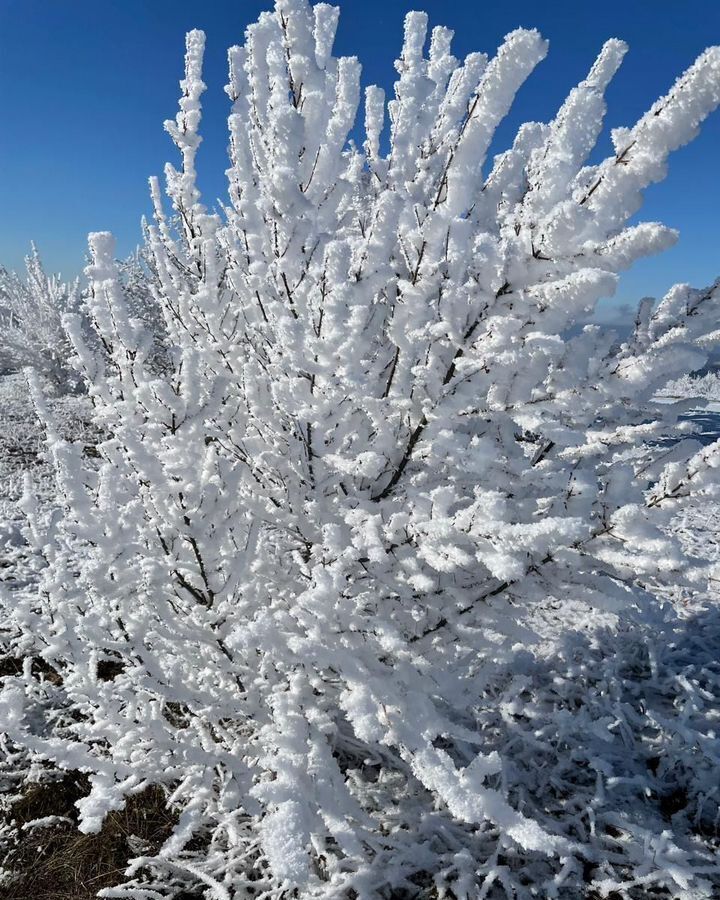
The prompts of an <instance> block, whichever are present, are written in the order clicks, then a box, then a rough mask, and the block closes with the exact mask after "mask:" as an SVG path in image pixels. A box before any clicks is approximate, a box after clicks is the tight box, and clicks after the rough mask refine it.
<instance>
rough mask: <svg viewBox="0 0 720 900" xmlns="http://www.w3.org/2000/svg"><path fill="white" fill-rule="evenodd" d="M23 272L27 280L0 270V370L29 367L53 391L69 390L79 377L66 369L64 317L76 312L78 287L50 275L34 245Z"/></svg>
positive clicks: (67, 350)
mask: <svg viewBox="0 0 720 900" xmlns="http://www.w3.org/2000/svg"><path fill="white" fill-rule="evenodd" d="M25 267H26V275H25V278H21V277H20V276H19V275H18V274H17V273H16V272H10V271H8V270H7V269H4V268H2V267H0V371H1V372H3V373H6V372H17V371H19V370H21V369H23V368H24V367H25V366H32V367H33V368H34V369H35V370H36V371H37V372H39V373H40V374H41V375H43V376H45V377H46V378H47V379H49V381H50V382H51V383H52V384H53V385H54V386H55V387H56V388H61V389H68V388H73V387H75V386H76V385H77V382H78V378H77V374H76V373H75V372H74V371H73V369H72V368H71V367H70V366H69V364H68V360H69V358H70V356H71V355H72V346H71V344H70V341H69V340H68V338H67V335H66V334H65V330H64V328H63V326H62V318H63V316H64V315H65V313H68V312H77V309H78V303H79V288H78V282H77V281H75V282H74V283H72V284H67V283H66V282H63V281H61V280H60V279H59V278H58V276H56V275H48V274H47V273H46V272H45V270H44V269H43V265H42V261H41V259H40V254H39V253H38V251H37V248H36V247H35V246H33V248H32V252H31V253H30V255H29V256H27V257H26V258H25Z"/></svg>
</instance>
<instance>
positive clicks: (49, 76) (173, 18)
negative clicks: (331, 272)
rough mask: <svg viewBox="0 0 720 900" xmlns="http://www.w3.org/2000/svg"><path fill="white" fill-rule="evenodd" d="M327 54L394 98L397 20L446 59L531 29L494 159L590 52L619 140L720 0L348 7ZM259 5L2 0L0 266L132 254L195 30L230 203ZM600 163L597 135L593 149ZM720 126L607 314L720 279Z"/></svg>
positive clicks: (719, 19) (428, 1)
mask: <svg viewBox="0 0 720 900" xmlns="http://www.w3.org/2000/svg"><path fill="white" fill-rule="evenodd" d="M340 5H341V18H340V27H339V31H338V40H337V44H336V52H339V53H342V54H354V55H357V56H359V58H360V60H361V62H362V63H363V67H364V81H365V83H372V82H374V83H379V84H381V85H383V86H384V87H386V88H389V87H390V85H391V84H392V81H393V78H394V70H393V66H392V63H393V60H394V58H395V56H396V55H397V53H398V51H399V48H400V42H401V38H402V19H403V16H404V14H405V12H406V11H407V10H408V9H413V8H419V9H425V10H426V11H427V12H428V13H429V15H430V21H431V25H447V26H449V27H451V28H453V29H455V45H454V49H455V54H456V55H457V56H460V55H462V54H465V53H467V52H468V51H470V50H483V51H493V50H494V49H495V48H496V46H497V45H498V43H499V42H500V40H501V39H502V36H503V35H504V34H505V33H507V32H508V31H509V30H511V29H512V28H515V27H517V26H519V25H522V26H527V27H537V28H538V29H539V30H540V31H541V32H542V33H543V35H544V36H545V37H547V38H549V40H550V52H549V55H548V58H547V59H546V60H545V62H543V63H541V65H540V66H539V67H538V69H536V71H535V73H534V75H533V76H531V78H530V80H529V81H528V83H527V84H526V85H525V87H524V88H523V89H522V91H521V93H520V94H519V96H518V100H517V103H516V107H515V109H514V111H513V113H512V114H511V116H510V118H509V120H508V122H507V123H506V125H505V126H504V127H503V129H502V131H501V133H500V134H499V136H498V140H497V141H496V145H495V146H494V148H493V150H494V151H495V152H497V151H498V150H501V149H503V146H504V145H506V144H507V142H509V140H510V139H511V138H512V134H513V132H514V129H515V128H516V127H517V125H518V124H519V123H520V122H522V121H525V120H528V119H534V120H545V121H546V120H548V119H549V118H551V117H552V115H553V113H554V112H555V110H556V109H557V107H558V105H559V104H560V103H561V102H562V100H563V98H564V97H565V95H566V93H567V91H568V90H569V88H570V87H572V86H573V85H574V84H575V83H576V82H577V81H578V80H580V79H581V78H582V77H583V76H584V74H585V73H586V71H587V69H588V67H589V66H590V64H591V63H592V61H593V59H594V57H595V54H596V53H597V51H598V50H599V48H600V46H601V44H602V42H603V41H604V40H605V39H606V38H608V37H620V38H623V39H624V40H626V41H627V42H628V43H629V44H630V52H629V54H628V56H627V57H626V59H625V62H624V64H623V66H622V68H621V69H620V72H619V73H618V75H617V77H616V79H615V81H614V83H613V85H612V86H611V88H610V90H609V92H608V104H609V113H608V122H607V124H608V127H614V126H617V125H630V124H632V123H634V121H635V120H636V118H637V117H638V116H639V115H640V114H641V113H642V112H643V111H644V110H645V109H646V108H647V107H648V106H649V104H650V103H652V101H653V100H655V98H656V97H657V96H659V95H660V94H661V93H664V92H665V91H666V90H667V89H668V88H669V87H670V85H671V84H672V82H673V80H674V79H675V77H676V76H677V75H678V74H679V73H680V72H681V71H682V70H683V69H685V68H686V67H687V66H688V65H689V64H690V63H691V62H692V60H693V59H694V58H695V57H696V55H697V54H698V53H699V52H700V51H701V50H702V49H704V48H705V47H706V46H708V45H709V44H712V43H720V2H719V0H623V2H615V0H610V2H603V3H591V2H587V0H570V2H565V0H563V2H550V0H545V2H543V0H516V2H500V3H493V2H465V0H345V2H344V3H341V4H340ZM269 6H270V0H205V2H198V0H0V91H1V93H0V96H1V97H2V107H1V108H2V130H1V133H0V263H3V264H5V265H7V266H11V267H18V266H20V265H22V258H23V256H24V254H25V253H26V252H27V249H28V247H29V243H30V241H31V240H35V241H36V243H37V244H38V245H39V248H40V251H41V253H42V255H43V257H44V258H45V260H46V263H47V265H48V267H49V268H51V269H53V270H61V271H63V272H67V273H68V274H74V273H77V272H78V271H79V270H80V269H81V267H82V265H83V256H84V253H85V246H86V243H85V242H86V236H87V232H88V231H95V230H105V229H108V230H111V231H113V232H114V233H115V234H116V236H117V238H118V242H119V250H120V251H121V252H122V253H123V254H124V253H127V252H130V251H131V250H132V249H133V248H134V246H135V244H136V243H137V242H138V240H139V237H140V217H141V215H142V214H143V213H146V212H148V211H149V204H148V200H147V178H148V176H149V175H151V174H161V172H162V166H163V164H164V162H165V161H166V160H168V159H169V160H172V161H175V160H176V157H175V153H174V148H173V146H172V144H171V143H170V139H169V138H168V137H167V136H166V135H165V133H164V131H163V128H162V122H163V120H164V119H166V118H169V117H171V116H174V114H175V110H176V101H177V95H178V80H179V78H180V77H181V75H182V59H183V37H184V34H185V32H186V31H187V30H188V29H190V28H202V29H204V30H205V32H206V33H207V55H206V70H205V81H206V83H207V84H208V92H207V93H206V95H205V101H204V102H205V121H204V128H203V133H204V136H205V141H204V143H203V146H202V148H201V158H200V174H201V185H202V187H203V189H204V192H205V200H206V202H209V203H210V204H212V202H213V198H215V197H219V196H222V197H224V195H225V182H224V176H223V172H224V169H225V164H226V157H225V147H226V132H225V117H226V115H227V110H228V104H227V97H226V96H225V94H224V92H223V87H224V84H225V81H226V62H225V50H226V48H227V47H228V46H230V45H231V44H236V43H242V40H243V31H244V28H245V26H246V25H247V24H249V23H250V22H251V21H254V19H255V18H256V17H257V15H258V13H259V12H260V11H262V10H263V9H265V8H268V7H269ZM600 150H601V152H602V154H603V155H605V154H607V153H609V152H610V140H609V134H608V129H606V132H605V134H604V135H603V138H602V140H601V145H600ZM719 160H720V112H718V113H716V114H715V116H714V117H713V118H712V119H711V120H710V121H709V122H708V123H707V124H706V126H705V127H704V129H703V132H702V134H701V135H700V137H699V138H698V139H697V140H696V141H695V142H694V143H693V144H690V145H689V146H688V147H685V148H683V149H682V150H680V151H678V153H676V154H675V156H674V157H673V158H672V160H671V164H670V174H669V177H668V179H667V180H666V181H665V182H663V183H662V184H660V185H657V186H654V187H652V188H651V189H650V190H649V191H648V193H647V196H646V203H645V206H644V209H643V212H642V216H643V218H646V219H660V220H662V221H664V222H666V223H667V224H669V225H672V226H673V227H675V228H678V229H679V230H680V232H681V239H680V242H679V245H678V246H677V247H675V248H674V249H673V250H671V251H669V252H668V253H666V254H664V256H663V257H659V258H655V259H652V260H650V261H646V262H642V263H641V264H640V265H638V266H636V268H635V270H634V272H633V273H632V274H630V275H628V276H625V277H624V279H623V282H622V285H621V289H620V292H619V294H618V297H617V302H618V303H622V302H633V303H634V302H635V301H636V300H637V299H638V298H639V297H641V296H643V295H647V294H654V295H657V294H661V293H662V292H663V291H664V290H665V289H666V288H667V287H669V286H670V285H671V284H672V283H674V282H675V281H690V282H691V283H693V284H696V285H698V286H701V285H703V284H705V283H708V282H710V281H712V280H713V279H714V278H715V277H716V276H717V275H720V253H719V252H718V249H719V248H720V216H719V215H718V210H719V209H720V177H719V175H720V173H719V171H718V161H719Z"/></svg>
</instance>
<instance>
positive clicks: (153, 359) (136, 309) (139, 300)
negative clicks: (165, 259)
mask: <svg viewBox="0 0 720 900" xmlns="http://www.w3.org/2000/svg"><path fill="white" fill-rule="evenodd" d="M118 273H119V276H120V281H121V283H122V290H123V297H124V298H125V305H126V309H127V311H128V315H129V316H130V317H131V318H134V319H138V320H139V323H140V327H141V328H142V329H143V330H144V331H145V332H146V334H147V335H148V337H149V339H150V346H149V349H148V350H147V356H146V365H147V366H148V368H149V369H150V370H151V371H153V372H157V373H158V374H159V373H162V372H165V371H166V370H167V369H168V366H170V365H171V361H170V358H169V355H170V354H171V352H172V348H171V347H170V346H169V344H168V333H167V328H166V327H165V320H164V317H163V312H162V306H161V304H160V303H159V302H158V299H157V296H158V291H159V289H160V285H159V281H158V278H157V274H156V273H155V272H154V270H153V261H152V256H151V255H150V253H149V252H148V250H147V248H141V249H139V250H138V251H137V252H136V253H134V254H133V255H132V256H129V257H128V258H127V259H124V260H121V261H120V262H119V263H118Z"/></svg>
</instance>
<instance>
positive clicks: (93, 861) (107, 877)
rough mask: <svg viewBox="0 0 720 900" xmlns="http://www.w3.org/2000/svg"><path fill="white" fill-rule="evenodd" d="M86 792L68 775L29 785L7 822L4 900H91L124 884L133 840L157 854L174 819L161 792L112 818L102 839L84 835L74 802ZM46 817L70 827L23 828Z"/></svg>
mask: <svg viewBox="0 0 720 900" xmlns="http://www.w3.org/2000/svg"><path fill="white" fill-rule="evenodd" d="M87 792H88V782H87V779H86V778H85V776H83V775H82V774H80V773H78V772H68V773H65V774H64V775H63V776H62V777H59V778H58V779H57V780H55V781H51V782H48V783H43V784H31V785H28V786H27V787H26V789H25V791H24V792H23V794H22V796H21V797H20V798H19V799H18V800H17V801H16V802H15V803H13V804H12V806H11V807H10V809H9V810H8V812H7V813H6V814H5V820H6V823H7V824H8V825H11V826H12V828H13V829H14V834H13V837H14V840H13V842H12V843H13V846H12V847H11V849H10V850H9V852H8V853H7V856H6V858H5V860H3V866H4V868H5V870H6V871H9V872H11V873H12V875H11V878H10V879H8V880H7V881H6V882H5V884H4V885H2V886H0V900H92V898H95V897H96V895H97V892H98V891H99V890H100V889H101V888H105V887H111V886H112V885H115V884H120V883H121V882H122V881H123V872H124V870H125V868H126V866H127V863H128V860H129V859H131V858H132V857H134V856H137V855H139V854H138V851H137V850H135V851H133V849H132V847H131V846H130V844H129V843H128V838H131V837H133V838H135V839H136V840H137V841H138V842H142V843H143V845H145V847H146V849H147V852H148V853H153V852H156V851H157V850H158V849H159V847H160V845H161V844H162V843H163V841H164V840H165V839H166V838H167V837H168V835H169V834H170V831H171V829H172V826H173V824H174V817H173V815H172V813H171V812H170V811H169V810H168V808H167V806H166V804H165V794H164V793H163V791H162V790H161V789H160V788H158V787H149V788H147V789H146V790H145V791H143V792H142V793H141V794H138V795H136V796H134V797H131V798H130V799H129V800H128V801H127V804H126V806H125V808H124V809H123V810H120V811H117V812H111V813H110V814H109V815H108V816H107V818H106V819H105V822H104V824H103V827H102V830H101V831H100V832H99V833H98V834H81V833H80V832H79V831H78V830H77V827H76V822H77V809H76V807H75V802H76V801H77V800H79V799H80V798H81V797H83V796H85V795H86V794H87ZM47 816H63V817H66V818H67V819H70V822H63V823H60V824H55V825H49V826H35V827H32V828H29V829H28V828H25V829H24V828H23V826H26V825H28V823H31V822H33V821H36V820H38V819H43V818H45V817H47ZM143 852H145V850H143Z"/></svg>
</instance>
